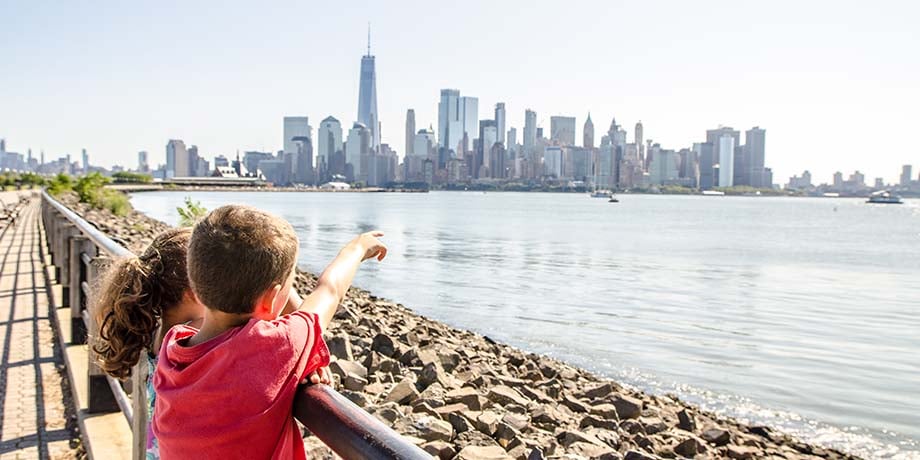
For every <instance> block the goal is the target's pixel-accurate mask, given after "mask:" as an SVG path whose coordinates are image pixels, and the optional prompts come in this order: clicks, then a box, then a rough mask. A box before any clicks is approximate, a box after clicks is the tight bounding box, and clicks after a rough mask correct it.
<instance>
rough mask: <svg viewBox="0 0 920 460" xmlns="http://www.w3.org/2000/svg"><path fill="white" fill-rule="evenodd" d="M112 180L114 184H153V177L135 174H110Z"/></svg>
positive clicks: (125, 172) (123, 172)
mask: <svg viewBox="0 0 920 460" xmlns="http://www.w3.org/2000/svg"><path fill="white" fill-rule="evenodd" d="M112 179H114V180H115V183H116V184H149V183H151V182H153V176H151V175H149V174H141V173H136V172H127V171H121V172H117V173H115V174H112Z"/></svg>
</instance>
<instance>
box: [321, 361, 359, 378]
mask: <svg viewBox="0 0 920 460" xmlns="http://www.w3.org/2000/svg"><path fill="white" fill-rule="evenodd" d="M329 370H330V371H332V373H333V374H335V375H338V376H339V377H341V378H342V380H345V377H347V376H348V374H353V375H357V376H358V377H361V378H363V379H367V369H366V368H365V367H364V366H362V365H360V364H358V363H356V362H354V361H347V360H344V359H337V360H335V361H333V362H332V364H330V365H329Z"/></svg>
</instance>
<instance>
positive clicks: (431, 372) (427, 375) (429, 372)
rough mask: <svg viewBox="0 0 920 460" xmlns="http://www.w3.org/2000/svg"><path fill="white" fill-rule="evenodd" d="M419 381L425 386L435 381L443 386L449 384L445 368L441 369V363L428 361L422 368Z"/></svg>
mask: <svg viewBox="0 0 920 460" xmlns="http://www.w3.org/2000/svg"><path fill="white" fill-rule="evenodd" d="M418 383H419V385H422V386H423V387H425V388H427V387H428V386H429V385H431V384H433V383H438V384H440V385H441V387H443V386H444V385H446V384H447V375H445V373H444V370H443V369H441V364H440V363H436V362H433V363H428V364H426V365H425V367H424V368H423V369H422V372H420V373H419V376H418Z"/></svg>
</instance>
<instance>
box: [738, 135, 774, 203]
mask: <svg viewBox="0 0 920 460" xmlns="http://www.w3.org/2000/svg"><path fill="white" fill-rule="evenodd" d="M766 136H767V131H766V130H764V129H761V128H759V127H757V126H755V127H753V128H751V129H749V130H747V131H745V133H744V155H743V156H744V168H745V175H746V176H747V178H746V181H747V185H750V186H752V187H757V188H760V187H770V186H771V185H772V184H771V183H770V182H772V174H771V175H770V176H771V177H770V178H769V179H768V178H767V171H766V166H765V164H764V162H765V158H764V157H765V152H764V150H765V144H766Z"/></svg>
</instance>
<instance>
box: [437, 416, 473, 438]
mask: <svg viewBox="0 0 920 460" xmlns="http://www.w3.org/2000/svg"><path fill="white" fill-rule="evenodd" d="M442 417H443V418H445V419H446V420H447V422H448V423H450V426H452V427H454V431H455V432H457V433H458V434H459V433H465V432H467V431H471V430H473V425H472V424H471V423H470V421H469V420H468V419H467V418H466V417H464V416H463V415H461V414H460V412H449V413H446V414H443V415H442Z"/></svg>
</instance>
